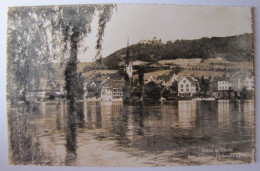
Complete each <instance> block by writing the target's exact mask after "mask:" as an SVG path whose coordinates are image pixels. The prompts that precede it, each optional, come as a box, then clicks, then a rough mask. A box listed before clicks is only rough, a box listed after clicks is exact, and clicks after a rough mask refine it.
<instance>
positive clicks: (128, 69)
mask: <svg viewBox="0 0 260 171" xmlns="http://www.w3.org/2000/svg"><path fill="white" fill-rule="evenodd" d="M125 71H126V73H127V74H128V76H129V78H131V77H132V76H133V68H132V65H131V63H130V56H129V37H128V36H127V49H126V57H125Z"/></svg>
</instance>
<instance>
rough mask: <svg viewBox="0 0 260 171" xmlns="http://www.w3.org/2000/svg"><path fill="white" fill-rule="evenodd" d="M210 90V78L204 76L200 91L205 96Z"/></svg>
mask: <svg viewBox="0 0 260 171" xmlns="http://www.w3.org/2000/svg"><path fill="white" fill-rule="evenodd" d="M208 90H209V79H205V78H204V77H202V78H201V80H200V91H201V93H202V96H203V97H205V96H206V94H207V92H208Z"/></svg>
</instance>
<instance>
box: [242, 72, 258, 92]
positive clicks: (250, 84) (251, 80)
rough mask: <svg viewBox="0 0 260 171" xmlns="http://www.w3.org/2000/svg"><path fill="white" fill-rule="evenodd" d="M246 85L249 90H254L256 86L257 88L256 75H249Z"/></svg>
mask: <svg viewBox="0 0 260 171" xmlns="http://www.w3.org/2000/svg"><path fill="white" fill-rule="evenodd" d="M244 87H245V88H246V90H249V91H253V90H254V88H255V85H254V76H252V77H249V76H247V77H246V78H245V81H244Z"/></svg>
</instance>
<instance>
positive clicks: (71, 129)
mask: <svg viewBox="0 0 260 171" xmlns="http://www.w3.org/2000/svg"><path fill="white" fill-rule="evenodd" d="M76 115H77V112H76V109H75V104H69V105H68V113H67V125H66V150H67V151H66V158H65V164H66V165H68V166H70V165H73V162H75V160H76V158H77V154H76V149H77V139H76V138H77V133H76Z"/></svg>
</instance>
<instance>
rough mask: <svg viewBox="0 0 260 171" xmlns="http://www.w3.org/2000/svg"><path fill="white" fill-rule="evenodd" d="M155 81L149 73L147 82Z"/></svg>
mask: <svg viewBox="0 0 260 171" xmlns="http://www.w3.org/2000/svg"><path fill="white" fill-rule="evenodd" d="M152 81H153V82H155V78H154V77H153V76H152V75H151V76H150V77H149V78H148V80H147V83H149V82H152Z"/></svg>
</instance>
